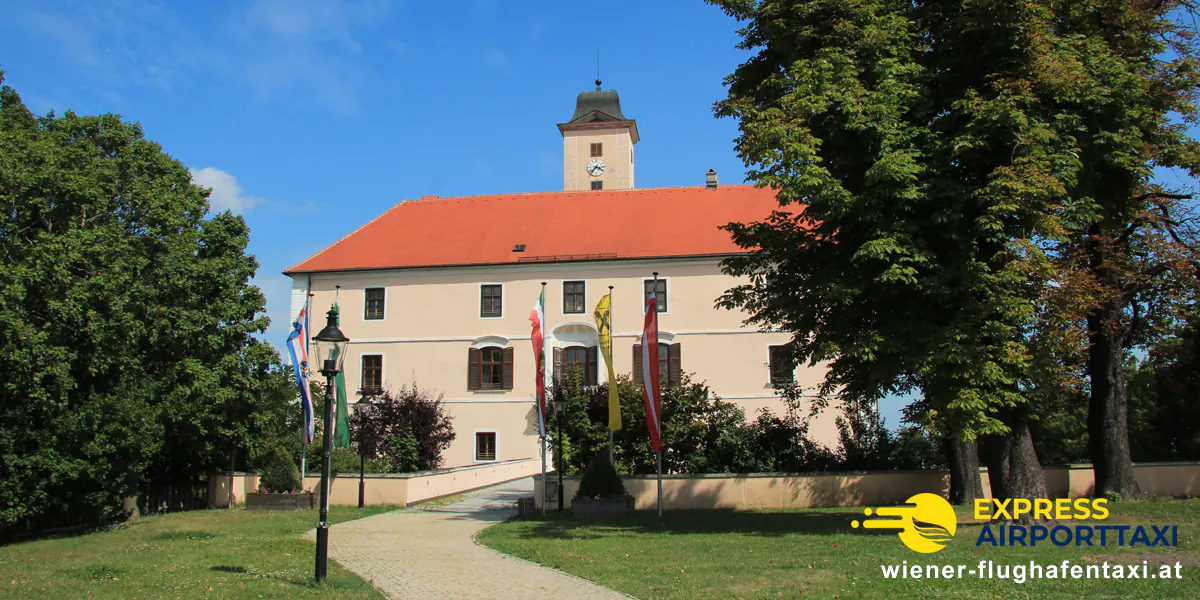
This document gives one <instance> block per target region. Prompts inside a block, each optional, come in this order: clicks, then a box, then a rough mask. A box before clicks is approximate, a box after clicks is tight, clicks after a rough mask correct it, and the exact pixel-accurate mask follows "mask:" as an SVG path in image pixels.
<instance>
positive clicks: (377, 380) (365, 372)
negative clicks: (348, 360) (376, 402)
mask: <svg viewBox="0 0 1200 600" xmlns="http://www.w3.org/2000/svg"><path fill="white" fill-rule="evenodd" d="M359 381H360V382H361V384H362V389H361V391H362V393H363V394H378V393H380V392H382V391H383V355H382V354H364V355H363V357H362V379H360V380H359Z"/></svg>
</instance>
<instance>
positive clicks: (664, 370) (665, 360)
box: [633, 342, 683, 385]
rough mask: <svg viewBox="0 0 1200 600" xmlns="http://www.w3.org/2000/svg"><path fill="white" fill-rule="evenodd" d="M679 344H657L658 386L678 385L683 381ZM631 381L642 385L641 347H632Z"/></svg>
mask: <svg viewBox="0 0 1200 600" xmlns="http://www.w3.org/2000/svg"><path fill="white" fill-rule="evenodd" d="M681 360H682V347H681V345H680V344H665V343H662V342H659V343H658V384H659V385H678V384H679V383H680V381H682V379H683V368H682V364H681ZM633 381H634V383H636V384H638V385H642V345H641V344H634V345H633Z"/></svg>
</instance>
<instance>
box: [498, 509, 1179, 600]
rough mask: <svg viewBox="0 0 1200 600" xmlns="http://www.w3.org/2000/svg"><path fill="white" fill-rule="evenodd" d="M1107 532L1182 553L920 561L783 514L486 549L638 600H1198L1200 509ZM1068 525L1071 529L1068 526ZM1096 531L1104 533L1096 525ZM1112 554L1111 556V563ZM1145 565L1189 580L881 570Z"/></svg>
mask: <svg viewBox="0 0 1200 600" xmlns="http://www.w3.org/2000/svg"><path fill="white" fill-rule="evenodd" d="M1109 506H1110V508H1111V511H1112V517H1111V518H1110V519H1109V520H1108V521H1105V522H1104V524H1144V525H1149V524H1155V525H1160V526H1161V525H1178V526H1179V547H1177V548H1166V549H1160V548H1158V547H1155V548H1144V549H1143V548H1135V549H1130V548H1115V547H1109V548H1101V547H1092V548H1088V547H1086V546H1085V547H1082V548H1076V547H1073V546H1072V547H1061V548H1060V547H1056V546H1053V545H1046V546H1043V545H1042V544H1041V543H1039V545H1038V546H1037V547H1036V548H1021V547H1005V548H988V547H976V546H975V541H976V539H977V538H978V536H979V531H980V529H981V526H980V525H977V524H972V525H965V526H964V525H961V524H962V523H965V522H969V521H971V517H970V515H967V514H965V513H962V514H960V516H959V523H960V526H959V529H958V532H957V534H956V535H955V537H954V539H953V540H952V541H951V542H950V544H949V545H948V546H947V548H946V549H944V550H942V551H940V552H938V553H936V554H928V555H925V554H918V553H916V552H913V551H911V550H909V549H908V548H906V547H905V546H903V545H902V544H901V543H900V541H899V539H898V538H897V537H896V536H895V535H894V534H892V533H885V532H876V531H872V532H865V531H863V530H861V529H852V528H851V527H850V521H851V520H853V519H861V518H862V512H861V510H858V509H850V508H841V509H817V510H808V511H786V512H728V511H716V512H677V513H670V512H668V513H667V515H666V517H665V519H664V523H665V524H664V525H661V526H660V525H659V523H658V518H657V516H656V515H654V514H653V513H650V514H638V515H636V516H634V517H631V518H628V519H612V520H603V521H600V520H596V521H583V520H575V519H570V518H550V519H548V520H545V521H542V520H540V519H512V520H509V521H507V522H505V523H501V524H499V525H496V526H494V527H491V528H489V529H486V530H484V531H483V532H481V533H480V534H479V536H478V540H479V542H480V543H482V544H484V545H486V546H488V547H490V548H494V549H496V550H499V551H501V552H506V553H509V554H513V555H515V556H519V557H521V558H525V559H527V560H531V561H534V562H537V563H540V564H543V565H547V566H551V567H554V568H556V569H560V570H563V571H566V572H568V573H572V574H575V575H579V576H580V577H584V578H587V579H590V580H592V581H597V582H599V583H602V584H604V585H607V586H609V587H612V588H614V589H617V590H620V591H623V592H626V593H628V594H631V595H633V596H636V597H638V598H641V599H643V600H649V599H652V598H679V599H684V598H687V599H692V598H746V599H750V598H888V599H889V600H890V599H897V598H920V599H922V600H929V599H935V598H972V599H976V598H987V599H995V598H1038V599H1042V598H1049V599H1064V600H1067V599H1069V600H1081V599H1084V598H1088V599H1091V598H1200V566H1197V565H1198V563H1197V547H1198V546H1197V541H1196V540H1197V535H1200V501H1198V500H1161V501H1145V502H1140V503H1112V504H1110V505H1109ZM1063 524H1066V525H1070V524H1072V523H1071V522H1064V523H1063ZM1093 524H1100V523H1096V522H1093ZM1114 555H1115V556H1114ZM1097 558H1098V559H1099V561H1100V562H1103V561H1105V560H1107V561H1108V562H1109V563H1110V564H1111V563H1113V562H1114V561H1126V563H1127V564H1137V565H1141V564H1142V560H1150V563H1151V567H1150V572H1151V573H1156V572H1157V567H1156V566H1154V565H1155V564H1156V563H1155V561H1160V562H1165V563H1168V564H1171V565H1174V564H1175V561H1176V560H1178V561H1180V562H1181V563H1183V565H1184V566H1183V567H1182V574H1183V579H1182V580H1170V581H1165V580H1103V579H1099V580H1096V579H1093V580H1087V579H1078V580H1076V579H1066V580H1062V579H1060V580H1053V581H1051V580H1040V581H1031V580H1027V581H1026V582H1025V583H1023V584H1018V583H1015V582H1011V581H998V580H981V579H979V578H978V577H975V578H971V577H967V578H964V579H961V580H959V579H953V580H948V579H938V580H928V579H921V580H912V579H908V580H885V579H884V578H883V576H882V574H881V568H880V567H881V565H883V564H895V563H901V561H908V563H909V564H910V565H911V564H920V565H930V564H935V565H948V564H959V563H962V564H966V565H968V567H967V568H974V567H976V566H977V565H978V564H979V561H980V560H986V559H990V560H992V561H994V562H995V563H996V564H1009V565H1017V564H1025V565H1028V564H1029V562H1030V561H1036V562H1038V563H1039V564H1043V565H1046V564H1050V563H1061V562H1062V561H1063V560H1066V559H1069V560H1071V561H1072V563H1073V564H1082V565H1087V564H1092V563H1091V561H1093V560H1097Z"/></svg>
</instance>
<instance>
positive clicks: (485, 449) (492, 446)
mask: <svg viewBox="0 0 1200 600" xmlns="http://www.w3.org/2000/svg"><path fill="white" fill-rule="evenodd" d="M475 460H477V461H485V460H496V432H494V431H480V432H476V434H475Z"/></svg>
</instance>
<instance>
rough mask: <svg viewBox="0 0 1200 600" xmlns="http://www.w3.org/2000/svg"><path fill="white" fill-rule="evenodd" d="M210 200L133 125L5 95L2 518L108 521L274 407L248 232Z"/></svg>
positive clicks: (0, 215)
mask: <svg viewBox="0 0 1200 600" xmlns="http://www.w3.org/2000/svg"><path fill="white" fill-rule="evenodd" d="M0 81H2V80H0ZM207 195H208V193H207V191H206V190H204V189H203V188H200V187H198V186H195V185H193V184H192V183H191V178H190V175H189V173H188V170H187V169H186V168H185V167H184V166H183V165H182V164H180V163H179V162H178V161H176V160H174V159H172V158H171V157H170V156H168V155H167V154H165V153H164V152H163V150H162V149H161V148H160V147H159V146H158V145H157V144H155V143H153V142H151V141H149V140H147V139H145V138H144V137H143V135H142V131H141V129H140V127H139V126H137V125H136V124H131V123H127V122H124V121H122V120H121V119H120V117H118V116H116V115H102V116H94V117H91V116H78V115H76V114H74V113H71V112H67V113H66V114H64V115H62V116H56V115H54V114H53V113H51V114H49V115H46V116H44V117H35V116H34V115H33V114H32V113H30V111H29V110H28V109H27V108H26V107H25V106H24V105H23V103H22V102H21V99H20V97H19V96H18V95H17V93H16V92H15V91H14V90H13V89H11V88H9V87H7V86H4V87H0V207H2V210H0V261H2V266H3V269H4V273H5V276H4V277H3V278H0V346H2V351H0V361H2V365H0V366H2V368H0V457H2V460H0V528H2V527H6V526H10V525H12V524H14V523H16V522H21V521H25V522H29V521H36V520H37V519H38V517H39V516H40V515H50V514H55V513H62V512H79V511H83V512H92V513H93V514H92V515H89V516H91V517H93V518H106V517H110V516H112V515H113V513H114V511H115V510H116V509H119V508H120V506H121V503H120V499H121V498H124V497H129V496H133V495H135V494H136V493H137V492H138V490H139V489H142V487H143V486H145V485H147V484H149V483H151V482H155V481H160V482H175V481H179V480H180V479H182V478H192V477H195V476H197V475H200V474H203V473H204V472H205V471H206V470H208V469H210V468H213V467H216V466H218V465H220V466H225V465H227V464H228V463H227V458H226V457H227V456H228V452H229V451H230V450H231V449H232V447H234V446H236V445H242V446H245V445H246V442H247V440H248V438H250V437H253V436H252V434H251V428H252V427H254V425H253V423H254V422H255V419H254V418H252V417H251V415H254V414H257V413H260V412H262V407H263V406H266V405H269V406H273V407H274V408H273V409H271V410H276V411H278V410H282V406H281V405H282V403H283V402H285V401H284V400H282V399H281V397H280V396H279V395H278V394H275V395H270V394H268V393H267V388H268V387H269V386H270V384H269V383H268V381H267V380H268V379H270V377H269V376H270V375H271V374H272V373H273V374H274V376H275V379H278V377H280V376H282V375H281V371H280V370H279V369H278V368H272V367H271V364H273V363H277V362H278V358H277V355H275V354H274V353H273V352H271V351H270V350H269V348H266V347H264V346H263V345H262V344H261V343H259V342H256V341H254V339H253V338H252V337H251V336H252V335H253V334H255V333H260V332H262V331H263V330H264V329H265V327H266V324H267V320H266V317H265V316H264V315H263V308H264V299H263V296H262V294H261V293H260V292H259V290H258V289H257V288H255V287H253V286H251V285H249V281H248V280H249V278H250V277H251V276H252V275H253V273H254V271H255V268H256V267H257V263H256V261H255V260H254V258H253V257H250V256H248V255H246V253H245V249H246V244H247V242H248V239H249V231H248V229H247V227H246V224H245V222H244V221H243V220H242V219H241V217H238V216H234V215H231V214H229V213H228V212H226V213H221V214H217V215H213V216H211V217H210V218H208V217H206V214H207V212H208V202H207ZM267 397H271V398H274V399H275V401H273V402H270V401H266V400H265V398H267ZM264 403H265V404H264ZM222 463H223V464H222Z"/></svg>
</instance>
